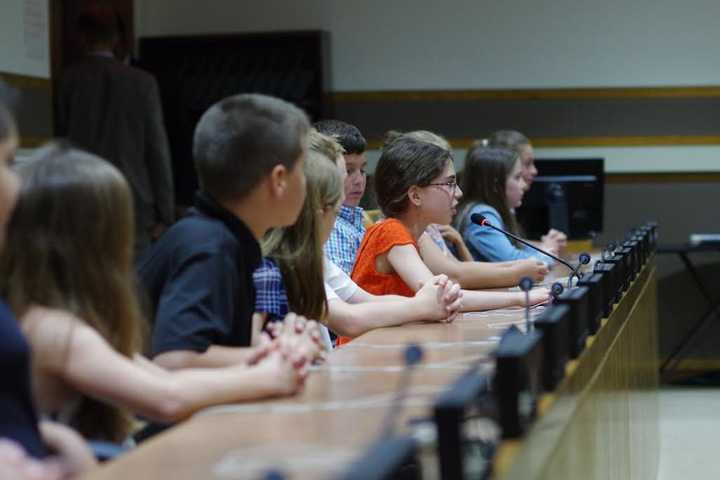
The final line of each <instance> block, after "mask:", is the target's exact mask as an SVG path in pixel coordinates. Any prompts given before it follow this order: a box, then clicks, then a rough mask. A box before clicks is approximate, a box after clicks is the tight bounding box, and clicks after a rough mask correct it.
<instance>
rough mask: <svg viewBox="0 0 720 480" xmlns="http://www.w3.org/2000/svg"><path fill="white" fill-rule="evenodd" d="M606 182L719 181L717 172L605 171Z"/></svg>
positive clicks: (719, 174) (719, 175) (719, 177)
mask: <svg viewBox="0 0 720 480" xmlns="http://www.w3.org/2000/svg"><path fill="white" fill-rule="evenodd" d="M605 183H607V184H633V183H720V173H719V172H672V173H669V172H668V173H606V174H605Z"/></svg>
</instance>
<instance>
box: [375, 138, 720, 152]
mask: <svg viewBox="0 0 720 480" xmlns="http://www.w3.org/2000/svg"><path fill="white" fill-rule="evenodd" d="M448 141H449V142H450V144H451V145H452V146H453V148H462V149H465V148H469V147H470V146H471V145H472V144H473V142H475V141H476V139H474V138H449V139H448ZM532 143H533V145H534V146H535V147H639V146H642V147H647V146H677V145H720V135H656V136H643V137H562V138H560V137H557V138H555V137H547V138H535V137H534V138H533V139H532ZM382 144H383V141H382V139H376V138H374V139H369V140H368V148H369V149H380V148H381V147H382Z"/></svg>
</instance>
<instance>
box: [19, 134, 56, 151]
mask: <svg viewBox="0 0 720 480" xmlns="http://www.w3.org/2000/svg"><path fill="white" fill-rule="evenodd" d="M50 140H52V138H50V137H29V136H25V135H21V136H20V148H37V147H41V146H42V145H44V144H46V143H47V142H49V141H50Z"/></svg>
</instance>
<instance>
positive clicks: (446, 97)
mask: <svg viewBox="0 0 720 480" xmlns="http://www.w3.org/2000/svg"><path fill="white" fill-rule="evenodd" d="M328 97H329V100H330V101H332V102H358V103H374V102H430V101H433V102H437V101H443V102H460V101H472V100H556V99H611V98H692V97H701V98H704V97H720V86H697V87H689V86H688V87H620V88H544V89H509V90H502V89H487V90H382V91H348V92H331V93H329V94H328Z"/></svg>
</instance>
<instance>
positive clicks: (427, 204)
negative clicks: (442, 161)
mask: <svg viewBox="0 0 720 480" xmlns="http://www.w3.org/2000/svg"><path fill="white" fill-rule="evenodd" d="M423 190H424V194H423V199H422V204H421V208H422V209H423V211H424V213H425V214H426V215H425V217H426V218H427V219H428V220H429V221H430V223H437V224H440V225H448V224H449V223H450V222H452V219H453V217H454V216H455V214H456V213H457V204H458V202H459V201H460V198H461V197H462V190H460V186H459V185H458V184H457V175H456V174H455V165H454V164H453V162H452V161H448V162H447V164H446V165H445V169H444V170H443V172H442V173H441V174H440V175H438V176H437V177H436V178H434V179H433V181H432V182H430V185H428V186H426V187H425V188H424V189H423Z"/></svg>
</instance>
